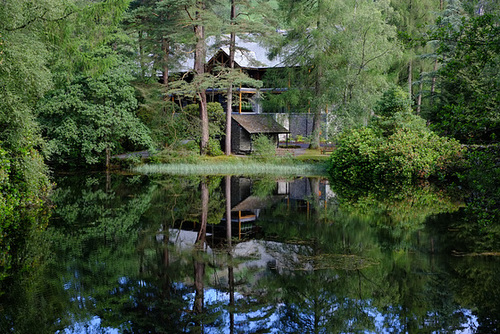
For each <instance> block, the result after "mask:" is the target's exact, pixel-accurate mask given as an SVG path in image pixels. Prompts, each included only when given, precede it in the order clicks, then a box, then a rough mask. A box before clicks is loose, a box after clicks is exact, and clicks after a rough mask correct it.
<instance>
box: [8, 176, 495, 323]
mask: <svg viewBox="0 0 500 334" xmlns="http://www.w3.org/2000/svg"><path fill="white" fill-rule="evenodd" d="M56 181H57V184H58V187H57V189H56V191H55V192H54V195H53V198H52V200H53V205H54V210H53V213H52V217H51V221H50V223H49V225H48V227H47V229H45V230H44V231H41V232H40V234H39V235H37V236H36V238H33V240H32V241H31V242H32V243H34V245H35V246H34V247H33V246H31V249H33V248H34V249H36V251H35V252H33V251H32V253H35V254H34V255H33V254H32V255H31V256H34V258H35V260H33V261H32V262H33V265H32V268H31V270H30V271H29V272H28V273H22V274H19V278H18V279H15V280H13V282H12V284H11V286H10V288H9V291H4V292H3V293H4V294H3V296H1V299H0V311H1V312H2V315H1V317H2V319H1V323H0V325H1V326H2V327H1V328H0V332H2V333H4V332H6V333H9V332H12V333H184V332H191V333H417V332H418V333H491V332H495V331H498V330H499V329H498V328H497V326H498V325H499V324H500V322H499V318H500V307H499V306H500V261H499V260H498V257H497V256H491V254H490V255H487V254H481V253H478V252H474V251H473V250H474V249H471V247H472V248H473V247H475V245H480V244H481V241H480V240H479V241H478V237H476V236H474V235H473V234H474V233H473V231H471V230H472V229H471V228H470V227H468V226H470V224H471V223H470V222H469V221H467V219H466V217H464V208H463V207H464V202H463V200H462V199H460V198H457V196H451V195H449V194H447V193H446V192H443V191H442V190H436V189H434V188H432V187H431V186H429V185H421V186H419V187H414V188H411V189H408V188H404V189H399V190H398V191H391V192H385V193H384V192H382V193H380V192H370V191H354V190H352V189H349V187H345V188H338V189H335V188H334V187H333V186H331V185H330V184H329V182H328V180H325V179H320V178H298V179H278V180H277V179H274V178H266V177H263V178H254V179H251V178H243V177H234V176H233V177H229V176H226V177H223V176H213V177H177V176H175V177H174V176H161V177H160V176H156V177H155V176H149V177H146V176H138V175H111V176H109V177H106V176H104V175H99V174H94V175H84V176H81V175H80V176H59V177H57V180H56Z"/></svg>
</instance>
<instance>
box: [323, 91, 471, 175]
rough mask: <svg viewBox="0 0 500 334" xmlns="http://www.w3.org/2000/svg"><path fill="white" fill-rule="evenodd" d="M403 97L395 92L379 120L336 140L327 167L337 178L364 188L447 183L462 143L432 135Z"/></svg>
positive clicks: (457, 162) (381, 104)
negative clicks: (417, 182) (420, 181)
mask: <svg viewBox="0 0 500 334" xmlns="http://www.w3.org/2000/svg"><path fill="white" fill-rule="evenodd" d="M405 94H406V93H404V92H403V91H402V90H401V89H399V88H392V89H391V90H389V91H388V92H387V93H386V94H384V96H383V98H382V99H381V101H380V102H379V104H378V106H379V108H378V113H379V116H378V117H376V118H374V119H373V120H372V121H371V123H370V125H369V126H367V127H358V128H352V129H349V130H347V131H344V132H343V133H342V134H340V135H339V136H338V140H337V149H336V150H335V151H334V152H333V154H332V156H331V159H330V167H329V172H330V174H331V175H332V177H333V178H334V179H342V180H346V181H348V182H350V183H353V184H366V183H370V182H391V181H392V182H394V181H397V180H411V179H417V178H430V177H441V178H443V177H445V176H446V175H448V174H449V173H450V172H451V171H453V170H455V169H456V168H460V164H461V162H462V160H463V159H462V157H463V152H462V148H461V145H460V144H459V142H458V141H456V140H452V139H447V138H443V137H439V136H438V135H437V134H435V133H434V132H432V131H430V130H429V129H428V127H427V126H426V122H425V120H424V119H422V118H421V117H419V116H416V115H414V114H412V112H411V110H410V108H409V106H410V104H409V103H408V97H407V95H406V98H404V96H405ZM397 101H399V102H400V103H399V104H398V103H396V102H397Z"/></svg>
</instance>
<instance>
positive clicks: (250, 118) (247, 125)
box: [232, 114, 290, 134]
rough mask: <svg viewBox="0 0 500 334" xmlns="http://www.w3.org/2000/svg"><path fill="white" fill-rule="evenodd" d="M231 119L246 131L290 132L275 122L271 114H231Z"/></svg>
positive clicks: (254, 132)
mask: <svg viewBox="0 0 500 334" xmlns="http://www.w3.org/2000/svg"><path fill="white" fill-rule="evenodd" d="M232 117H233V119H234V120H235V121H236V122H237V123H238V124H239V125H241V126H242V127H243V128H244V129H245V130H246V131H248V133H250V134H257V133H290V131H288V130H287V129H286V128H285V127H284V126H282V125H281V124H279V123H278V122H276V121H275V120H274V119H273V118H272V117H271V116H268V115H263V114H251V115H243V114H236V115H232Z"/></svg>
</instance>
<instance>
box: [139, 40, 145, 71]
mask: <svg viewBox="0 0 500 334" xmlns="http://www.w3.org/2000/svg"><path fill="white" fill-rule="evenodd" d="M142 33H143V32H142V31H139V65H140V66H141V77H142V78H144V77H145V76H146V66H145V65H144V45H143V43H144V41H143V39H142Z"/></svg>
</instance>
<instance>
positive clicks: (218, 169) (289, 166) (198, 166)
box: [132, 157, 327, 176]
mask: <svg viewBox="0 0 500 334" xmlns="http://www.w3.org/2000/svg"><path fill="white" fill-rule="evenodd" d="M132 171H134V172H136V173H141V174H170V175H245V176H252V175H275V176H325V175H327V174H326V165H325V164H324V163H323V162H319V161H316V162H311V161H309V162H302V161H299V160H296V159H290V158H287V159H279V158H277V159H273V160H271V161H259V160H255V159H249V158H237V157H227V158H221V157H218V158H201V157H200V158H198V159H196V161H193V160H192V161H189V162H179V161H177V162H171V163H154V164H143V165H139V166H135V167H133V168H132Z"/></svg>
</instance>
